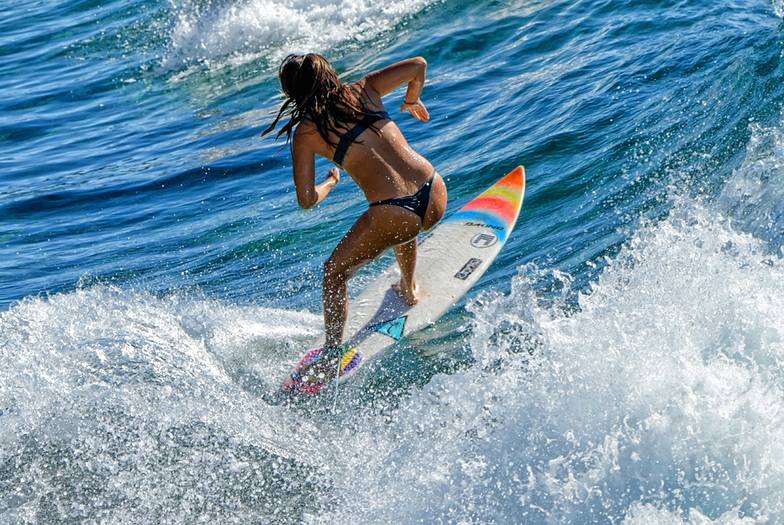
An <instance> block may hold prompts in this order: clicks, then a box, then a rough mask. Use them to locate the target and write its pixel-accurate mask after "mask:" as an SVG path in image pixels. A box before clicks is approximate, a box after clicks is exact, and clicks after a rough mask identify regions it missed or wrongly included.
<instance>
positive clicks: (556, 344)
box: [341, 201, 784, 524]
mask: <svg viewBox="0 0 784 525" xmlns="http://www.w3.org/2000/svg"><path fill="white" fill-rule="evenodd" d="M764 253H765V250H764V247H763V245H762V243H761V242H760V241H759V240H757V239H755V238H753V237H752V236H750V235H748V234H744V233H738V232H736V231H734V230H733V229H732V228H731V227H730V226H729V222H728V221H727V220H725V219H723V217H722V216H720V215H718V214H715V213H711V212H709V211H707V210H705V209H703V208H702V207H700V206H699V204H697V203H694V202H686V201H683V202H676V203H675V204H674V209H673V212H672V213H671V215H670V217H669V219H667V220H665V221H663V222H661V223H659V224H656V225H647V226H646V227H644V228H642V229H641V230H640V232H639V233H638V234H637V235H635V236H634V238H633V239H632V241H631V242H630V243H629V245H628V247H626V248H625V249H624V250H623V251H622V252H621V254H620V255H619V256H618V257H617V258H616V259H614V260H612V261H610V265H609V266H608V267H607V269H606V270H605V271H604V273H603V274H602V275H601V278H600V279H599V280H598V282H597V283H595V284H594V287H593V288H594V290H593V293H591V294H590V295H579V296H575V295H574V292H572V291H571V290H570V286H571V281H570V279H569V277H568V276H566V275H563V274H560V273H558V272H553V271H550V270H548V271H543V270H539V269H537V268H535V267H523V268H521V271H520V274H519V275H518V276H517V277H516V278H515V279H514V280H513V283H512V289H511V293H509V294H508V295H499V294H481V295H480V297H479V299H478V300H477V301H476V302H475V303H473V304H472V305H471V306H470V309H471V310H472V311H473V312H474V313H475V314H476V328H475V329H474V331H473V338H472V340H471V348H472V350H473V352H474V355H475V357H476V358H477V360H478V364H477V366H475V367H474V368H472V369H471V370H469V371H466V372H462V373H458V374H455V375H450V376H446V375H441V376H437V377H436V378H435V379H434V380H433V381H432V382H431V383H430V384H428V385H427V386H426V387H425V388H424V389H423V390H422V391H415V392H413V394H412V397H411V398H410V400H409V401H408V402H407V403H405V404H404V406H403V407H402V408H401V409H400V410H399V411H397V412H395V413H394V414H393V415H392V416H389V415H387V414H384V417H380V416H377V417H371V418H370V419H369V422H368V423H367V425H366V427H363V429H362V431H360V432H358V434H357V436H356V438H354V439H349V440H348V442H345V443H344V449H350V450H352V451H354V453H355V454H356V457H355V458H353V459H351V460H349V461H347V465H346V471H345V472H344V475H345V477H346V479H347V483H349V484H347V486H346V487H344V490H346V491H348V490H350V489H349V487H350V486H351V485H350V483H355V482H357V480H360V479H361V480H362V484H363V487H364V488H363V493H362V495H355V499H354V500H353V504H352V505H351V508H350V509H343V510H342V512H343V514H345V515H344V516H341V518H345V519H348V520H352V521H354V520H356V521H357V522H359V523H372V522H374V521H378V520H388V521H390V522H419V521H423V522H438V520H443V521H452V522H457V521H463V522H466V523H476V522H504V521H510V520H511V521H515V520H517V521H524V522H526V523H584V522H594V519H596V520H597V522H608V523H609V522H612V521H615V522H621V521H623V522H625V523H630V524H631V523H634V524H639V523H662V524H664V523H690V524H692V523H694V524H697V523H700V524H701V523H750V522H755V523H756V522H760V523H762V522H765V523H768V522H770V523H772V522H777V521H781V520H782V519H784V375H783V374H782V369H781V363H782V362H784V267H782V265H781V264H780V262H779V261H771V260H770V259H769V258H768V257H767V256H766V255H765V254H764ZM542 283H547V284H548V286H550V288H551V289H553V288H554V289H555V290H559V289H560V290H561V291H560V292H555V293H551V294H550V295H549V296H547V297H543V296H541V295H540V292H536V290H537V289H538V288H539V285H541V284H542ZM570 298H571V299H572V301H570V300H569V299H570ZM575 298H576V299H577V304H578V306H579V307H578V309H577V310H573V308H572V307H570V306H569V305H570V304H572V303H573V299H575Z"/></svg>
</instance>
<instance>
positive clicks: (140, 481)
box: [0, 0, 784, 525]
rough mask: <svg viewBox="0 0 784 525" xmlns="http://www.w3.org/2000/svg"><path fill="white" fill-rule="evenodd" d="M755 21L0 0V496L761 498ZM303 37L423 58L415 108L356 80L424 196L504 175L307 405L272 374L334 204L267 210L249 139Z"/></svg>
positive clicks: (774, 171) (782, 316)
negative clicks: (454, 248) (469, 248)
mask: <svg viewBox="0 0 784 525" xmlns="http://www.w3.org/2000/svg"><path fill="white" fill-rule="evenodd" d="M782 17H784V3H782V2H781V1H780V0H712V1H710V2H708V1H691V2H685V1H673V0H645V1H636V2H630V1H607V0H501V1H496V0H493V1H490V0H483V1H478V2H470V1H467V0H386V1H379V0H315V1H312V2H308V1H301V0H105V1H99V0H70V1H64V0H40V1H34V2H22V1H20V0H6V1H4V2H3V5H2V7H0V91H1V92H2V93H3V97H2V99H1V100H0V523H3V524H9V525H10V524H33V523H41V524H49V523H102V524H114V523H116V524H120V523H122V524H129V523H139V524H148V523H165V524H175V523H243V524H248V523H259V524H261V523H264V524H267V523H270V524H272V523H275V524H277V523H308V524H318V523H368V524H375V523H401V524H403V523H405V524H408V523H428V524H430V523H443V524H446V523H452V524H480V523H481V524H485V523H488V524H489V523H498V524H506V523H524V524H562V523H573V524H588V523H590V524H594V523H597V524H619V525H620V524H624V525H643V524H655V525H665V524H666V525H681V524H689V525H704V524H721V525H728V524H743V525H747V524H777V523H784V369H783V368H782V367H783V366H784V260H783V259H784V251H783V250H782V245H784V113H783V112H782V110H783V109H784V83H783V82H782V81H783V80H784V26H783V25H782ZM307 51H315V52H319V53H322V54H324V55H325V56H326V57H328V58H329V59H330V60H331V61H333V63H334V64H335V66H336V68H337V69H338V70H339V73H340V74H341V75H342V77H343V78H344V79H346V80H351V79H356V78H358V77H360V76H361V75H362V74H364V73H365V72H367V71H370V70H372V69H373V68H377V67H382V66H384V65H386V64H389V63H392V62H394V61H396V60H400V59H403V58H407V57H410V56H417V55H421V56H423V57H425V58H426V59H427V60H428V64H429V66H428V82H427V85H426V88H425V91H424V94H423V96H422V100H423V101H424V103H425V104H426V105H427V107H428V109H429V111H430V113H431V121H430V122H428V123H426V124H425V123H421V122H417V121H415V120H414V119H413V118H411V117H410V116H406V115H402V114H399V113H398V112H397V108H398V107H399V104H400V103H401V102H402V97H403V90H402V89H401V90H398V91H397V92H395V93H393V94H390V95H389V96H388V97H387V98H386V104H387V108H388V109H390V111H391V113H392V114H393V115H394V118H395V120H396V122H397V123H398V125H399V126H400V127H401V129H402V130H403V131H404V133H405V134H406V136H407V137H408V139H409V142H411V143H412V145H413V146H414V147H415V148H416V149H417V150H418V151H420V152H421V153H423V154H424V155H425V156H426V157H428V158H429V159H430V160H431V161H432V162H433V163H434V165H436V166H437V168H438V170H439V172H440V173H442V174H443V175H444V176H445V178H446V180H447V184H448V187H449V192H450V204H449V209H448V212H447V213H451V212H453V211H454V210H456V209H458V208H459V207H460V206H461V205H462V204H464V203H465V202H467V201H468V200H469V199H470V198H471V197H472V196H474V195H476V194H477V193H478V192H479V191H480V190H481V189H483V188H484V187H486V186H487V185H489V184H490V183H492V182H494V181H495V180H497V179H498V178H500V177H501V176H503V175H504V174H506V173H507V172H508V171H510V170H511V169H512V168H514V167H515V166H517V165H519V164H522V165H525V167H526V171H527V177H528V189H527V195H526V200H525V203H524V206H523V210H522V213H521V215H520V219H519V221H518V224H517V226H516V229H515V230H514V232H513V234H512V236H511V238H510V240H509V242H508V244H507V246H506V247H505V249H504V251H503V252H502V253H501V255H500V256H499V258H498V259H497V260H496V262H495V263H494V264H493V266H492V267H491V269H490V270H489V271H488V273H487V274H485V276H484V277H483V278H482V279H481V280H480V281H479V283H478V284H477V286H476V287H475V288H474V289H473V290H472V291H471V293H469V295H468V296H467V297H466V299H465V300H463V301H462V302H460V303H459V304H458V305H456V307H455V308H454V309H452V310H451V311H450V312H449V313H448V314H447V315H446V316H445V317H444V318H443V319H442V320H441V321H439V322H438V323H436V324H435V325H434V326H432V327H430V328H428V329H426V330H424V331H422V332H420V333H418V334H416V335H414V336H412V337H411V338H409V339H408V340H404V341H401V342H400V343H399V344H397V345H396V346H395V347H393V348H392V349H391V350H390V351H389V352H387V353H386V354H385V355H383V356H382V357H381V358H379V359H378V360H376V361H375V362H373V363H371V364H370V365H369V366H367V367H365V370H364V372H363V373H361V374H359V375H358V376H357V377H356V378H355V380H353V381H351V382H349V383H347V384H346V385H345V386H343V387H341V391H340V393H339V396H338V398H337V405H336V407H337V408H336V410H333V406H332V405H333V398H332V397H330V396H325V397H324V398H322V399H317V400H315V401H310V402H306V403H297V404H293V405H291V404H290V405H285V404H280V403H278V402H277V398H276V397H275V395H274V393H275V392H276V390H277V388H279V386H280V384H281V383H282V381H283V379H284V378H285V376H286V374H287V373H288V372H289V371H290V370H291V369H292V367H293V366H294V364H295V363H296V362H297V361H298V359H299V358H300V357H301V356H302V354H303V349H305V348H306V347H307V346H308V344H309V343H310V342H311V340H312V339H313V338H315V336H316V335H317V334H318V333H319V331H320V329H321V324H322V319H321V312H320V300H321V296H320V280H321V265H322V264H323V262H324V260H325V259H326V257H327V256H328V255H329V253H330V252H331V250H332V249H333V248H334V245H335V244H336V242H337V241H338V240H339V239H340V237H341V236H342V234H343V233H344V232H345V231H346V230H347V229H348V228H349V227H350V225H351V224H352V223H353V221H354V220H355V219H356V217H357V216H358V215H359V214H360V213H361V212H362V210H363V209H364V206H365V205H364V203H363V199H362V196H361V194H360V192H359V190H358V189H357V188H356V187H355V186H354V185H353V184H352V183H351V181H350V180H349V179H348V178H345V179H344V180H343V181H342V182H341V183H340V184H339V185H338V186H337V187H336V188H335V190H334V191H333V192H332V193H331V194H330V196H329V198H328V199H327V200H325V201H324V202H323V203H322V204H321V205H320V206H319V207H318V208H317V209H314V210H308V211H304V210H300V209H298V207H297V205H296V198H295V195H294V190H293V184H292V181H291V174H290V169H291V159H290V155H289V152H288V150H287V149H285V148H284V149H283V150H281V148H282V147H283V144H282V143H281V142H277V143H276V142H274V141H273V140H270V139H268V138H264V139H262V138H260V136H259V135H260V133H261V132H262V131H263V129H265V128H266V127H267V126H268V125H269V123H270V121H271V120H272V118H273V117H274V115H275V113H276V111H277V109H278V107H279V105H280V103H281V98H280V93H279V87H278V84H277V79H276V70H277V65H278V64H279V63H280V60H281V59H282V58H283V57H285V56H286V55H287V54H288V53H291V52H307ZM317 166H318V171H319V173H325V172H326V171H327V169H328V167H329V166H328V164H327V163H326V162H319V163H318V164H317ZM391 261H392V258H391V257H390V256H388V255H387V256H385V257H384V258H383V259H382V260H381V261H379V262H378V263H375V264H373V265H371V266H370V267H368V268H367V269H366V270H364V271H363V272H362V273H361V274H360V275H358V276H357V277H356V279H355V280H354V282H353V283H352V287H351V293H357V292H358V291H359V290H361V289H362V287H363V285H364V284H366V283H367V282H369V280H370V279H372V277H373V276H374V275H375V274H377V273H378V272H379V271H380V269H381V268H382V267H383V266H384V265H386V264H388V263H390V262H391Z"/></svg>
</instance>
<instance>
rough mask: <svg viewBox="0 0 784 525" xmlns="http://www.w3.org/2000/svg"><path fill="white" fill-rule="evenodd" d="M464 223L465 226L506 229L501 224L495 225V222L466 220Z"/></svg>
mask: <svg viewBox="0 0 784 525" xmlns="http://www.w3.org/2000/svg"><path fill="white" fill-rule="evenodd" d="M465 225H466V226H481V227H482V228H491V229H493V230H498V231H503V230H505V229H506V228H504V227H503V226H498V225H495V224H486V223H484V222H471V221H467V222H466V223H465Z"/></svg>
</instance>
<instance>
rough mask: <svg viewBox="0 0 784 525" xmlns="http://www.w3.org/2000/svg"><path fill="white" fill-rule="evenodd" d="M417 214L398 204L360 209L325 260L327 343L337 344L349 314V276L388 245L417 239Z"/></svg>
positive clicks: (324, 292)
mask: <svg viewBox="0 0 784 525" xmlns="http://www.w3.org/2000/svg"><path fill="white" fill-rule="evenodd" d="M420 228H421V221H420V219H419V217H418V216H417V215H416V214H414V213H412V212H410V211H409V210H406V209H404V208H400V207H398V206H373V207H371V208H368V210H367V211H366V212H365V213H363V214H362V215H361V216H360V217H359V219H357V222H356V223H354V225H353V226H352V227H351V229H350V230H349V231H348V233H346V235H345V236H344V237H343V239H341V241H340V242H339V243H338V245H337V247H336V248H335V251H333V252H332V255H331V256H330V258H329V259H328V260H327V262H326V263H325V264H324V287H323V290H322V293H323V302H324V329H325V331H326V345H327V346H328V347H334V346H339V345H340V344H341V342H342V339H343V327H344V325H345V323H346V318H347V316H348V280H349V279H350V278H351V277H352V276H353V275H354V274H355V273H356V272H357V270H359V269H360V268H362V267H363V266H364V265H365V264H367V263H368V262H370V261H372V260H373V259H375V258H377V257H378V256H380V255H381V254H383V253H384V252H385V251H387V250H388V249H389V248H392V247H394V246H397V245H400V244H404V243H410V242H411V241H412V240H414V241H415V240H416V236H417V234H418V233H419V230H420Z"/></svg>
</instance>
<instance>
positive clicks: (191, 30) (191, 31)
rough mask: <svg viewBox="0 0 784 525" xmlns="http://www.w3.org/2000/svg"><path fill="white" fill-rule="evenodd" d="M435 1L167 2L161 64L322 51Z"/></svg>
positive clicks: (368, 36) (216, 63)
mask: <svg viewBox="0 0 784 525" xmlns="http://www.w3.org/2000/svg"><path fill="white" fill-rule="evenodd" d="M434 1H438V0H394V1H384V2H381V1H374V0H320V1H318V2H290V1H282V0H251V1H248V2H237V1H232V0H223V1H221V0H214V1H204V2H199V1H192V0H172V11H173V13H174V16H175V19H174V23H173V27H172V29H171V51H172V54H171V56H169V57H168V58H167V59H166V61H165V65H181V64H185V65H188V64H193V63H198V64H203V65H205V66H206V67H208V68H211V69H215V68H220V67H223V66H225V65H239V64H246V63H249V62H253V61H255V60H257V59H260V58H262V59H265V60H266V61H268V63H271V64H277V63H278V62H280V60H281V59H282V58H283V57H285V56H286V55H287V54H289V53H292V52H300V53H301V52H317V53H324V52H326V51H328V50H331V49H334V48H337V47H340V46H342V45H345V44H350V43H352V42H358V43H362V42H368V41H370V40H373V39H374V38H376V37H378V36H379V35H381V34H383V33H384V32H387V31H390V30H392V29H394V28H395V27H396V25H397V24H400V23H401V22H403V21H404V20H405V19H406V17H409V16H411V15H413V14H415V13H417V12H419V11H421V10H422V9H424V8H425V7H427V6H428V5H429V4H432V3H434Z"/></svg>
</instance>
